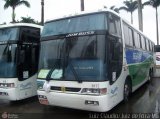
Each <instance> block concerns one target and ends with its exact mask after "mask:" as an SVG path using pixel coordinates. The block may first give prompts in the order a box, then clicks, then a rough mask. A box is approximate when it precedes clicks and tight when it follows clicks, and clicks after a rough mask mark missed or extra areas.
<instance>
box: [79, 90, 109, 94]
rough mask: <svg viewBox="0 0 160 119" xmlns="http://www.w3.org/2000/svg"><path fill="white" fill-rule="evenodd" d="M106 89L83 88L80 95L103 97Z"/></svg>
mask: <svg viewBox="0 0 160 119" xmlns="http://www.w3.org/2000/svg"><path fill="white" fill-rule="evenodd" d="M106 93H107V88H83V89H82V91H81V94H85V95H105V94H106Z"/></svg>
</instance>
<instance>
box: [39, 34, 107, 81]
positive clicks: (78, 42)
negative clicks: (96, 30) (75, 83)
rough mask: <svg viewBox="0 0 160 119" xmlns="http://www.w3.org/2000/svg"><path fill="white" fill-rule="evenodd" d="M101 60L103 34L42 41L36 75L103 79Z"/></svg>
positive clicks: (102, 56)
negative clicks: (37, 73)
mask: <svg viewBox="0 0 160 119" xmlns="http://www.w3.org/2000/svg"><path fill="white" fill-rule="evenodd" d="M104 59H105V35H90V36H79V37H68V38H63V39H56V40H49V41H42V42H41V53H40V62H39V69H40V71H39V75H38V78H44V79H45V78H46V77H48V78H50V79H51V80H52V79H53V80H81V81H93V80H94V81H100V80H104V72H105V71H104V70H105V69H106V68H105V65H104Z"/></svg>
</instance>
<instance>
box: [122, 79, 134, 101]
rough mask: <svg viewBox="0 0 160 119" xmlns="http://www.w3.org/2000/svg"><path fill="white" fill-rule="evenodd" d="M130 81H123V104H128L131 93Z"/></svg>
mask: <svg viewBox="0 0 160 119" xmlns="http://www.w3.org/2000/svg"><path fill="white" fill-rule="evenodd" d="M131 86H132V85H131V80H130V79H126V81H125V84H124V92H123V93H124V94H123V97H124V102H128V100H129V96H130V94H131V92H132V88H131Z"/></svg>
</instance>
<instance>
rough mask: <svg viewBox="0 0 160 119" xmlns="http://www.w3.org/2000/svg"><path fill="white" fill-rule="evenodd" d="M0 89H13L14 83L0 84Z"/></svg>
mask: <svg viewBox="0 0 160 119" xmlns="http://www.w3.org/2000/svg"><path fill="white" fill-rule="evenodd" d="M0 87H5V88H14V87H15V84H14V83H0Z"/></svg>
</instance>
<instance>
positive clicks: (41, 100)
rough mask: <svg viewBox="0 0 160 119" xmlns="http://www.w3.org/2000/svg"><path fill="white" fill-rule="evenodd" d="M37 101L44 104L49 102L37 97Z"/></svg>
mask: <svg viewBox="0 0 160 119" xmlns="http://www.w3.org/2000/svg"><path fill="white" fill-rule="evenodd" d="M39 102H40V103H41V104H44V105H48V104H49V103H48V100H47V99H39Z"/></svg>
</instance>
